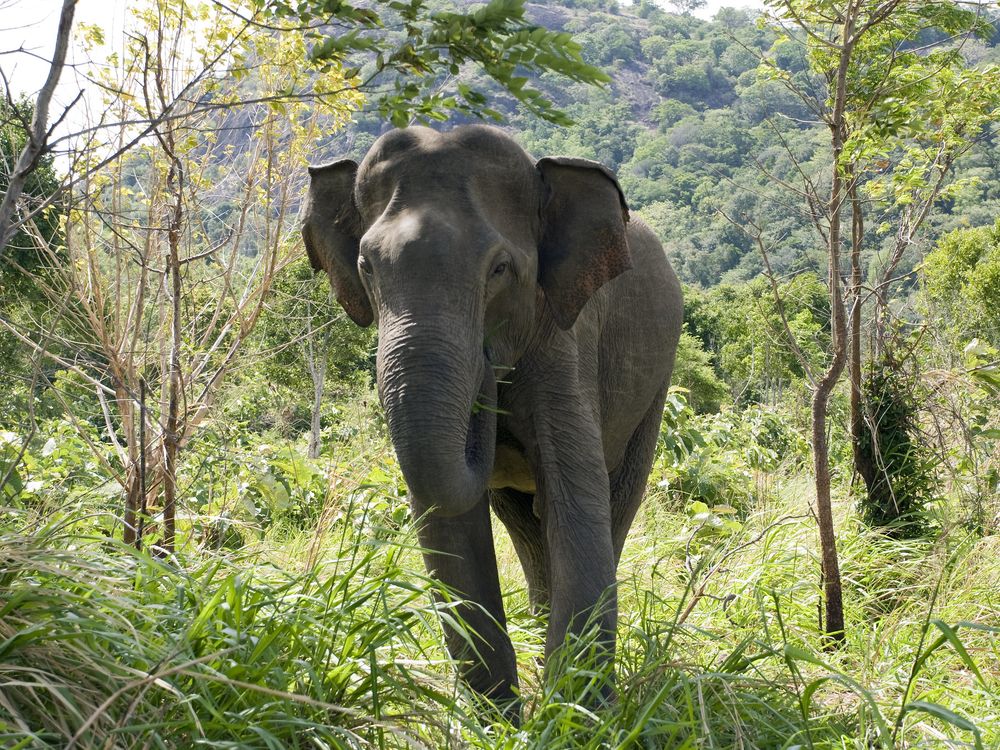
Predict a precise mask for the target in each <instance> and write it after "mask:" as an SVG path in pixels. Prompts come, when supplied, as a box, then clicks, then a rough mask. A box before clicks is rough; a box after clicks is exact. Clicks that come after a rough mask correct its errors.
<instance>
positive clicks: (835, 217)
mask: <svg viewBox="0 0 1000 750" xmlns="http://www.w3.org/2000/svg"><path fill="white" fill-rule="evenodd" d="M853 26H854V19H853V17H852V16H851V15H850V14H848V15H847V18H846V20H845V21H844V27H843V32H842V33H843V37H842V40H841V42H842V46H841V50H840V61H839V64H838V67H837V71H836V74H835V77H834V79H833V81H831V83H832V84H833V86H834V91H833V93H834V108H833V116H832V117H831V119H830V121H829V125H830V135H831V141H832V146H833V179H832V181H831V185H830V202H829V205H828V208H827V211H828V216H829V220H830V233H829V235H828V237H827V240H828V247H827V250H828V256H829V265H830V267H829V271H830V279H829V281H830V312H831V318H832V321H831V327H832V344H833V357H832V358H831V360H830V366H829V368H828V369H827V371H826V372H825V373H824V374H823V376H822V377H821V378H820V379H819V380H818V381H817V383H816V390H815V391H814V392H813V399H812V442H813V470H814V472H815V475H816V519H817V523H818V526H819V540H820V547H821V554H822V573H823V596H824V599H825V604H826V606H825V614H826V617H825V620H826V622H825V623H820V625H821V628H823V630H824V632H825V633H826V635H827V637H828V638H829V639H830V644H831V645H836V644H837V643H839V642H841V641H843V639H844V603H843V589H842V586H841V581H840V562H839V560H838V556H837V536H836V532H835V531H834V526H833V503H832V498H831V491H830V446H829V443H828V441H827V426H826V420H827V415H828V411H829V404H830V394H831V393H832V392H833V389H834V387H835V386H836V385H837V381H838V380H839V379H840V376H841V375H842V374H843V372H844V367H845V366H846V365H847V333H848V331H847V315H846V311H845V309H844V297H843V294H842V291H841V284H840V211H841V208H842V204H843V196H844V179H843V175H842V173H841V164H840V157H841V154H842V153H843V151H844V140H845V133H846V125H845V118H844V111H845V106H846V99H847V95H846V92H847V68H848V65H849V63H850V59H851V52H852V46H851V42H850V40H851V38H852V36H853Z"/></svg>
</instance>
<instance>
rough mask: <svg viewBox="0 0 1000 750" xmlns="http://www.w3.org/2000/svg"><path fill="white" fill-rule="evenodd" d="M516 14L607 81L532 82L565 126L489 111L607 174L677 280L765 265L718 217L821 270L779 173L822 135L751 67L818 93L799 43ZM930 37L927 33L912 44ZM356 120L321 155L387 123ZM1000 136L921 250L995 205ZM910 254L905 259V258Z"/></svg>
mask: <svg viewBox="0 0 1000 750" xmlns="http://www.w3.org/2000/svg"><path fill="white" fill-rule="evenodd" d="M527 12H528V15H529V17H531V18H533V19H534V20H536V21H537V22H538V23H541V24H543V25H545V26H547V27H549V28H553V29H559V30H564V31H568V32H571V33H572V34H573V35H574V38H575V39H577V40H578V41H579V42H580V43H581V45H582V46H583V54H584V57H585V59H587V60H588V62H591V63H593V64H595V65H598V66H600V67H601V68H602V69H604V70H606V71H607V72H608V73H609V75H610V76H611V79H612V80H611V83H610V84H609V85H607V86H606V87H605V88H604V89H603V90H595V89H594V88H593V87H590V86H585V85H579V84H570V85H566V84H565V83H562V82H559V83H557V82H556V81H555V80H554V78H555V77H554V76H553V77H552V78H553V80H551V81H548V82H547V81H545V80H544V79H543V80H542V81H541V86H542V89H543V90H544V91H545V92H546V93H547V94H548V95H549V96H550V97H551V98H552V99H553V101H555V102H556V103H557V104H558V105H559V106H560V107H561V108H562V109H563V110H564V111H565V112H566V113H567V114H568V115H569V116H570V117H572V118H573V120H574V121H575V123H576V124H575V125H573V126H571V127H569V128H563V127H560V126H556V125H552V124H550V123H546V122H545V121H543V120H539V119H538V118H536V117H532V116H530V115H526V114H525V113H524V112H522V111H519V110H518V108H517V107H516V106H515V104H516V103H515V102H514V101H513V100H512V99H511V98H510V97H504V96H502V95H499V96H497V98H496V100H495V101H493V102H491V107H492V108H493V109H495V110H497V111H498V112H499V113H500V114H502V115H503V117H504V120H505V121H506V124H505V125H504V127H506V128H507V129H508V130H509V131H510V132H511V133H512V134H514V136H515V137H516V138H517V139H518V140H519V141H520V142H521V143H522V144H523V145H524V146H525V148H527V149H528V150H529V151H530V152H531V153H533V154H535V155H537V156H544V155H555V154H570V155H575V156H584V157H587V158H590V159H596V160H597V161H600V162H601V163H603V164H606V165H607V166H609V167H611V168H612V169H613V170H615V171H616V172H617V173H618V175H619V178H620V180H621V184H622V188H623V189H624V191H625V195H626V197H627V198H628V201H629V205H630V206H631V207H632V208H633V209H637V211H638V215H639V216H641V217H642V218H643V219H644V220H645V221H646V222H647V223H648V224H649V225H650V226H651V227H652V228H653V229H654V230H655V231H656V232H657V234H658V235H659V236H660V237H661V239H662V240H663V241H664V244H665V245H666V247H667V250H668V253H669V255H670V257H671V260H672V261H673V262H674V266H675V268H676V269H677V271H678V273H679V274H680V276H681V279H682V280H683V281H685V282H687V283H690V284H695V285H698V286H700V287H712V286H715V285H717V284H720V283H726V282H738V281H748V280H750V279H752V278H754V277H756V276H757V275H758V274H759V273H760V271H761V270H762V265H761V259H760V256H759V253H758V252H757V248H756V246H755V244H754V242H753V240H752V239H751V238H750V237H749V236H748V235H747V234H746V233H745V232H743V231H742V230H741V228H740V226H738V225H734V224H733V223H732V222H731V221H730V220H727V219H726V218H725V216H726V215H728V216H729V217H731V218H735V217H739V216H741V215H752V216H755V217H757V219H758V221H759V222H761V223H763V224H766V225H767V228H768V230H769V231H770V232H771V233H772V234H773V235H774V236H776V237H780V242H778V243H776V245H775V248H774V252H773V257H772V261H773V263H774V266H775V269H776V270H777V271H778V272H779V273H782V274H786V273H789V272H792V271H797V270H802V269H812V270H816V271H822V270H823V267H824V264H825V261H824V259H823V253H822V251H821V250H818V249H817V239H816V236H815V232H814V229H813V227H812V223H811V221H810V219H809V217H808V215H807V210H806V209H805V208H804V207H803V206H802V203H801V201H800V200H799V198H798V196H796V195H795V193H794V190H793V189H790V188H789V183H794V182H795V178H796V163H799V164H804V165H809V166H810V167H812V166H815V163H816V160H822V155H821V154H817V148H818V146H819V144H820V143H821V139H823V138H824V137H825V135H826V134H825V132H824V130H823V127H822V126H821V125H819V124H818V123H817V118H816V116H815V114H814V113H812V112H810V110H809V108H808V106H807V104H806V103H805V102H803V100H802V98H801V97H800V96H799V95H798V94H796V93H795V92H794V91H792V90H789V88H788V87H787V86H785V85H783V84H782V83H780V82H778V81H774V80H768V79H767V77H766V76H764V75H762V74H761V73H760V71H759V70H758V67H759V64H760V61H761V58H762V56H763V55H764V53H765V52H768V53H769V54H770V55H772V56H773V58H774V59H775V60H776V61H777V63H778V64H779V65H781V66H783V68H784V69H786V70H787V71H789V72H791V73H792V74H794V75H797V76H800V80H802V81H803V83H804V85H805V86H806V87H807V88H808V90H810V91H811V92H813V93H815V92H816V91H819V90H820V86H819V82H818V81H815V80H809V77H808V76H807V75H806V70H807V61H806V59H805V54H804V50H803V48H802V46H801V45H800V44H798V43H796V42H794V41H791V40H786V41H783V42H779V43H778V44H777V46H775V43H776V39H777V35H776V34H775V33H774V31H773V30H768V29H766V28H760V26H759V24H758V23H757V13H755V12H752V11H745V10H735V9H723V10H722V11H720V12H719V13H718V14H717V16H716V17H715V18H714V19H713V20H712V21H703V20H700V19H698V18H695V17H693V16H690V15H678V14H676V13H670V12H667V11H665V10H663V9H661V8H659V7H657V6H656V5H654V4H653V3H650V2H644V3H639V4H638V5H637V6H628V5H619V4H617V3H614V2H611V3H600V2H594V3H587V2H580V3H573V2H567V3H560V2H550V3H529V4H528V5H527ZM933 36H934V35H933V33H931V32H927V33H926V34H925V38H924V39H923V40H922V41H924V42H928V41H930V40H931V39H932V38H933ZM998 45H1000V28H998V30H997V31H995V32H994V33H993V35H992V37H987V38H982V39H980V38H974V39H969V40H968V41H966V42H965V43H964V44H963V46H962V54H963V55H964V56H965V57H966V58H967V59H968V60H969V61H971V62H974V63H977V64H988V63H989V62H1000V49H998ZM472 80H474V81H475V80H477V79H476V78H475V77H473V78H472ZM480 82H481V83H483V84H485V83H486V82H485V81H482V80H480ZM494 91H496V90H495V89H494ZM496 93H499V92H496ZM355 122H356V124H355V125H354V126H353V127H352V128H350V129H349V130H348V140H347V145H348V148H345V141H344V139H343V137H338V138H337V139H334V140H332V141H331V142H330V144H329V145H328V146H327V147H326V148H325V149H323V151H322V155H323V156H326V155H329V156H330V157H333V156H335V155H336V156H339V155H342V154H350V155H352V156H354V157H360V156H362V155H363V154H364V152H365V151H366V150H367V147H368V146H369V145H370V144H371V143H372V141H373V140H374V138H375V137H376V136H377V135H378V134H379V133H380V132H382V131H383V130H384V128H385V127H386V126H385V125H384V124H383V123H382V121H380V120H379V119H378V118H377V117H375V116H369V117H366V116H364V115H360V116H358V117H356V118H355ZM998 137H1000V135H998V134H997V132H996V129H995V128H994V129H991V130H988V131H987V132H985V133H983V134H982V136H981V138H980V139H979V141H978V143H977V145H976V146H975V147H974V148H973V149H972V150H971V151H970V153H968V154H967V155H966V156H965V157H963V159H962V161H961V162H960V164H959V166H958V168H957V170H956V174H955V179H957V180H965V181H968V184H967V185H966V186H965V187H964V188H963V189H962V190H961V191H960V192H959V193H958V194H957V195H955V196H954V197H952V198H949V199H948V200H947V201H942V202H941V203H940V204H938V205H936V206H935V208H934V211H933V212H932V214H931V216H930V217H929V218H928V220H927V225H928V228H927V232H926V235H925V237H924V241H923V243H922V245H921V248H922V249H923V250H927V249H929V248H930V247H931V246H932V245H933V243H934V241H936V239H937V238H939V237H940V236H941V235H942V234H943V233H945V232H947V231H949V230H951V229H955V228H958V227H966V226H981V225H983V224H987V223H990V222H992V220H993V218H994V217H995V216H996V215H997V213H998V207H1000V188H998V186H1000V143H998V140H997V139H998ZM886 210H888V209H886ZM886 222H889V223H891V217H888V216H886V217H879V218H878V219H877V220H876V221H873V222H871V225H870V226H869V227H868V232H869V234H868V236H867V237H866V242H865V247H866V253H867V254H868V255H872V254H875V253H878V252H879V248H880V247H881V246H882V245H883V244H888V243H889V242H891V237H890V238H887V237H886V236H885V231H887V230H884V229H883V231H882V232H880V231H879V227H880V225H882V224H884V223H886ZM908 260H909V262H910V265H912V263H913V262H915V260H916V256H915V255H913V256H912V257H911V258H909V259H908ZM866 262H867V259H866Z"/></svg>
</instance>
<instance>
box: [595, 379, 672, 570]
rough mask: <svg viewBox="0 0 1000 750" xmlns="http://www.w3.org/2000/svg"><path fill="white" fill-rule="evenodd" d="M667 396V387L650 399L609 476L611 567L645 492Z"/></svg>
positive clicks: (618, 554) (618, 555)
mask: <svg viewBox="0 0 1000 750" xmlns="http://www.w3.org/2000/svg"><path fill="white" fill-rule="evenodd" d="M666 397H667V385H666V384H664V385H663V388H662V389H661V390H660V392H659V393H658V394H657V395H656V398H654V399H653V403H652V404H651V405H650V407H649V410H648V411H647V412H646V414H645V415H644V416H643V418H642V420H641V421H640V422H639V425H638V426H637V427H636V428H635V431H634V432H633V433H632V436H631V437H630V438H629V440H628V444H627V445H626V447H625V455H624V458H623V459H622V461H621V463H620V464H619V465H618V467H617V468H616V469H615V470H614V471H612V472H611V474H610V475H609V480H610V485H611V539H612V541H613V542H614V547H615V565H617V564H618V561H619V559H620V558H621V554H622V547H624V546H625V537H626V536H627V535H628V530H629V528H631V526H632V521H633V519H635V514H636V511H638V510H639V504H640V503H641V502H642V496H643V494H644V493H645V491H646V480H647V479H648V478H649V471H650V469H651V468H652V466H653V457H654V455H655V453H656V441H657V438H658V437H659V434H660V423H661V421H662V419H663V403H664V401H665V400H666Z"/></svg>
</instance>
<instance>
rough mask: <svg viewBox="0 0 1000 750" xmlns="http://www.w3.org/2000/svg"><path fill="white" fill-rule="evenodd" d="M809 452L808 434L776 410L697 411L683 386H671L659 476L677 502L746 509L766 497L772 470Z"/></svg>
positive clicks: (707, 508) (656, 470)
mask: <svg viewBox="0 0 1000 750" xmlns="http://www.w3.org/2000/svg"><path fill="white" fill-rule="evenodd" d="M808 455H809V451H808V446H807V444H806V441H805V438H804V437H803V435H802V434H800V433H799V432H797V431H795V430H794V429H791V428H790V427H789V425H788V424H787V421H786V420H785V419H783V417H782V415H780V414H778V413H775V412H774V411H769V410H766V409H763V408H748V409H745V410H743V411H742V412H736V411H732V410H727V411H724V412H722V413H720V414H704V415H696V414H695V413H694V412H693V411H692V409H691V407H690V406H689V404H688V402H687V398H686V397H685V395H684V392H683V391H682V390H678V389H671V391H670V394H669V395H668V397H667V404H666V409H665V413H664V419H663V427H662V431H661V434H660V451H659V454H658V457H657V461H656V463H655V465H654V476H656V475H658V476H660V477H661V479H660V480H659V483H658V485H659V487H661V488H663V489H665V490H666V492H667V494H668V497H669V498H670V504H671V505H672V506H678V505H679V506H685V505H688V504H689V503H692V502H697V503H701V505H698V506H691V507H694V508H696V510H695V515H697V514H699V513H703V512H710V511H711V509H713V508H715V509H718V508H723V509H724V508H735V509H736V511H738V512H739V513H741V514H746V513H747V512H748V511H749V510H751V509H752V508H754V507H756V506H758V505H759V504H761V503H763V502H765V501H766V500H767V497H766V494H767V489H766V488H767V475H769V474H772V473H774V472H776V471H778V469H779V468H782V467H784V468H788V467H790V466H796V465H802V464H804V463H805V461H806V460H807V458H808ZM702 505H704V506H705V507H704V508H702V507H701V506H702ZM718 513H719V511H716V512H715V515H718ZM695 520H696V521H697V520H698V519H695ZM720 520H721V519H720ZM717 525H719V524H714V522H713V526H717ZM722 525H724V524H722Z"/></svg>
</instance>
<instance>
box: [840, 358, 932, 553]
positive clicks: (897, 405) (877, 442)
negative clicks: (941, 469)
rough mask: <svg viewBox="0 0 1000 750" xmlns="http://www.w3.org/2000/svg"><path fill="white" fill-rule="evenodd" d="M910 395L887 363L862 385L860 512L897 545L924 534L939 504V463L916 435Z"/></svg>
mask: <svg viewBox="0 0 1000 750" xmlns="http://www.w3.org/2000/svg"><path fill="white" fill-rule="evenodd" d="M914 389H915V386H914V384H913V383H912V382H909V381H908V379H907V378H906V377H905V375H903V374H902V373H901V372H900V368H899V367H898V365H896V364H895V363H894V362H893V361H892V360H891V359H890V358H888V357H886V358H883V359H882V361H881V362H880V363H875V364H874V365H873V366H872V369H871V370H870V371H869V372H868V373H866V375H865V377H864V379H863V381H862V393H863V396H864V400H863V403H864V412H865V413H864V427H863V429H862V436H863V437H862V440H861V442H860V453H861V458H862V464H863V465H864V466H866V467H868V469H867V470H866V471H867V472H868V473H869V474H870V476H865V477H864V479H865V482H866V485H867V491H864V490H863V491H862V493H863V494H862V496H861V497H860V498H859V500H858V510H859V514H860V516H861V518H862V520H864V522H865V523H867V524H869V525H870V526H873V527H878V528H881V529H884V530H885V531H886V532H887V533H889V534H891V535H892V536H895V537H898V538H901V539H906V538H913V537H919V536H922V535H924V534H926V533H927V531H928V527H929V525H930V519H929V517H928V510H929V506H930V505H931V503H933V502H934V501H936V500H937V499H938V486H937V477H936V476H935V469H936V465H937V461H936V460H935V458H934V456H933V454H932V453H931V451H930V450H929V448H928V446H927V442H926V438H925V437H924V436H923V434H922V433H921V430H920V425H919V422H918V417H919V411H918V398H919V397H918V396H917V395H916V394H915V393H914Z"/></svg>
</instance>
